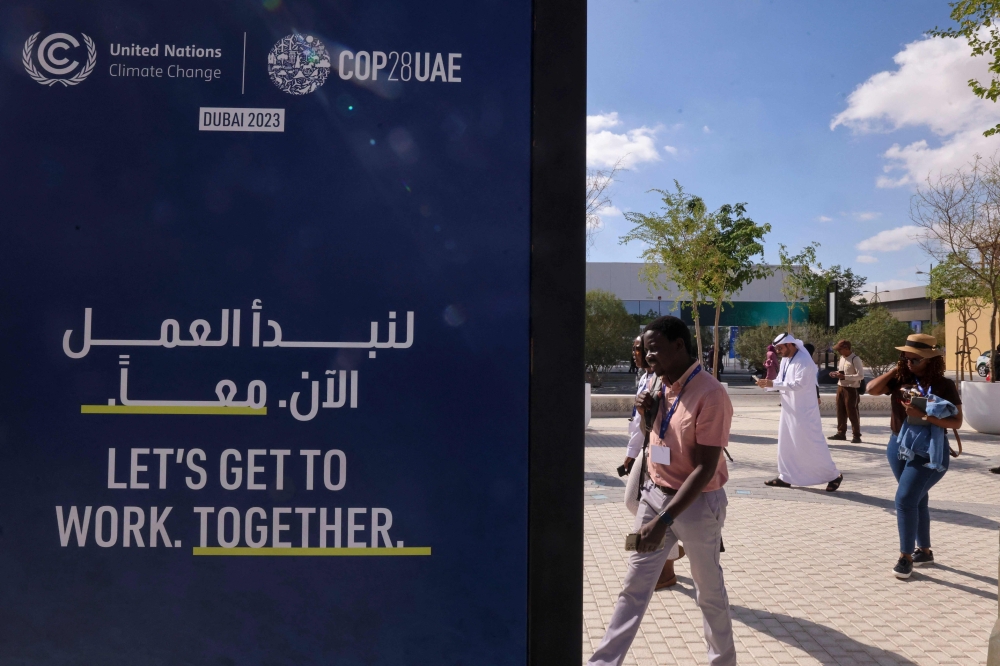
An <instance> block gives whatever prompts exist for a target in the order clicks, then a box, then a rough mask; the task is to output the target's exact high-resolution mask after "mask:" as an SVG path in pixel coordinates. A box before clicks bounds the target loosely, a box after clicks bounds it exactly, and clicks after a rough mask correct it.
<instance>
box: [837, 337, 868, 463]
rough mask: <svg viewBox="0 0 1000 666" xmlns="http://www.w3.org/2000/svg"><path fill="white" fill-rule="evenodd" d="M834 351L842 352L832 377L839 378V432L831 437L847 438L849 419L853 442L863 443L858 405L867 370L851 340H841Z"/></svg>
mask: <svg viewBox="0 0 1000 666" xmlns="http://www.w3.org/2000/svg"><path fill="white" fill-rule="evenodd" d="M833 351H835V352H837V353H838V354H840V361H839V362H838V363H837V370H836V371H834V372H831V373H830V377H832V378H834V379H836V380H837V434H835V435H830V439H837V440H846V439H847V421H848V420H850V422H851V443H852V444H860V443H861V414H860V412H859V410H858V407H859V406H860V404H861V392H860V388H861V380H862V379H864V376H865V370H864V365H863V364H862V363H861V359H860V358H858V355H857V354H855V353H854V351H853V350H852V349H851V341H850V340H840V341H839V342H837V344H835V345H834V346H833Z"/></svg>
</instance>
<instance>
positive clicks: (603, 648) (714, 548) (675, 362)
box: [587, 317, 736, 666]
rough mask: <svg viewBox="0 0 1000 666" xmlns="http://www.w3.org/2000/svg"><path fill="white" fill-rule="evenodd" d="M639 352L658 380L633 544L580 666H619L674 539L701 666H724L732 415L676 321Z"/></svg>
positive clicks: (655, 328) (663, 321) (730, 657)
mask: <svg viewBox="0 0 1000 666" xmlns="http://www.w3.org/2000/svg"><path fill="white" fill-rule="evenodd" d="M643 343H644V345H645V347H646V361H647V362H648V363H649V366H650V368H651V369H652V371H653V372H655V373H656V374H657V375H658V376H659V377H660V378H661V379H662V380H663V391H664V395H663V398H662V399H661V400H660V407H659V413H658V414H657V416H656V420H655V421H654V422H653V428H652V432H651V433H650V439H649V451H650V454H649V464H648V467H647V470H648V477H647V479H646V480H645V482H644V483H643V489H642V501H641V503H640V504H639V511H638V512H637V513H636V517H635V531H637V532H638V533H639V535H640V540H639V545H638V548H637V550H636V552H634V553H632V554H631V556H630V557H629V561H628V573H627V574H626V575H625V589H624V590H622V592H621V594H619V595H618V602H617V603H616V604H615V610H614V613H613V614H612V616H611V622H610V624H609V625H608V629H607V632H606V633H605V634H604V639H603V640H602V641H601V644H600V646H599V647H598V648H597V652H595V653H594V656H593V657H591V658H590V661H588V662H587V664H588V666H619V665H620V664H621V663H622V661H623V660H624V659H625V655H626V653H627V652H628V649H629V646H631V645H632V640H633V639H634V638H635V634H636V632H637V631H638V630H639V622H640V621H642V616H643V614H644V613H645V612H646V607H647V606H648V605H649V600H650V598H651V597H652V596H653V587H654V586H655V585H656V579H657V578H658V577H659V575H660V571H661V569H662V568H663V562H664V561H665V560H666V558H667V555H668V554H669V552H670V549H671V548H672V547H673V545H674V544H675V543H676V542H677V541H678V539H679V540H681V541H683V542H684V549H685V550H686V551H687V555H688V558H689V560H690V563H691V576H692V578H694V586H695V592H696V595H695V598H696V599H697V602H698V606H699V607H700V608H701V612H702V616H703V619H704V628H705V642H706V643H708V663H709V664H711V665H712V666H731V665H732V664H735V663H736V646H735V645H734V644H733V623H732V619H731V617H730V615H729V595H728V594H727V593H726V585H725V581H724V580H723V577H722V565H721V563H720V561H719V546H720V544H721V539H722V526H723V524H724V523H725V521H726V505H727V503H728V502H727V500H726V491H725V490H724V489H723V486H724V485H725V483H726V480H727V479H728V478H729V471H728V469H727V468H726V461H725V459H724V458H723V457H722V449H723V448H725V446H726V445H727V444H728V443H729V427H730V424H731V423H732V420H733V405H732V403H731V402H730V401H729V396H728V395H727V394H726V389H725V388H724V387H723V386H722V384H720V383H719V382H718V381H717V380H715V379H714V378H713V377H712V375H711V374H709V373H708V372H705V371H703V370H702V368H701V365H700V364H699V363H698V361H697V359H695V358H693V356H692V353H691V332H690V331H689V330H688V327H687V325H686V324H685V323H684V322H683V321H681V320H680V319H678V318H676V317H660V318H659V319H655V320H653V321H652V322H651V323H650V324H649V325H648V326H646V329H645V332H644V333H643ZM636 402H637V404H636V407H638V408H641V409H649V408H653V407H654V401H653V400H652V399H651V398H650V397H649V396H648V395H647V394H643V396H641V397H638V398H637V399H636Z"/></svg>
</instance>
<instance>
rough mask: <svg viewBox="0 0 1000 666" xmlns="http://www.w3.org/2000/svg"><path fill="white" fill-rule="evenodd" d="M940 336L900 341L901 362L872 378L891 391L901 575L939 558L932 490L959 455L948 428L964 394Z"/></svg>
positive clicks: (957, 417) (897, 571)
mask: <svg viewBox="0 0 1000 666" xmlns="http://www.w3.org/2000/svg"><path fill="white" fill-rule="evenodd" d="M936 342H937V341H936V340H935V338H934V336H932V335H923V334H920V333H915V334H913V335H910V336H909V337H907V338H906V344H904V345H903V346H902V347H896V349H898V350H900V351H901V352H902V353H901V354H900V357H899V362H898V363H897V364H896V367H895V368H893V369H892V370H890V371H889V372H887V373H885V374H884V375H882V376H880V377H876V378H875V379H873V380H872V381H871V382H869V384H868V392H869V393H871V394H872V395H885V394H889V396H890V404H891V407H892V417H891V419H890V428H891V430H892V435H891V436H890V437H889V445H888V446H887V447H886V457H887V458H888V460H889V466H890V467H891V468H892V474H893V476H895V477H896V481H898V482H899V485H898V486H897V488H896V527H897V529H898V530H899V560H898V561H897V562H896V566H895V567H893V570H892V572H893V575H895V576H896V578H909V577H910V574H912V573H913V567H914V566H922V565H927V564H933V563H934V552H933V551H932V550H931V514H930V509H929V508H928V501H929V492H930V489H931V488H932V487H933V486H934V484H936V483H937V482H938V481H940V480H941V479H942V478H943V477H944V475H945V473H946V472H947V471H948V466H949V460H950V456H951V455H957V454H955V453H952V452H951V451H950V449H949V447H948V440H947V436H946V433H947V430H948V429H949V428H954V429H956V430H957V429H958V428H960V427H962V397H961V395H960V394H959V392H958V389H957V388H956V387H955V382H953V381H952V380H950V379H948V378H947V377H945V376H944V371H945V362H944V351H942V350H940V349H937V348H936V347H935V344H936ZM916 397H920V398H924V399H926V403H924V401H923V400H920V401H917V400H916V399H915V398H916Z"/></svg>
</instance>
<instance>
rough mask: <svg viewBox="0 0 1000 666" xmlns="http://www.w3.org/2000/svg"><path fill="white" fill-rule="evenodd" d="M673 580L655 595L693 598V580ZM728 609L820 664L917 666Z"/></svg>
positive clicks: (815, 628)
mask: <svg viewBox="0 0 1000 666" xmlns="http://www.w3.org/2000/svg"><path fill="white" fill-rule="evenodd" d="M677 580H678V581H679V583H683V584H678V585H675V586H674V587H671V588H668V589H667V590H664V591H661V592H657V594H677V593H680V594H684V595H687V596H688V597H691V598H692V599H694V581H692V580H691V579H690V578H688V577H686V576H678V577H677ZM936 582H940V581H936ZM977 592H978V590H977ZM730 608H731V609H732V614H733V620H735V621H737V622H740V623H742V624H744V625H746V626H748V627H750V628H751V629H753V630H754V631H758V632H760V633H762V634H767V635H769V636H772V637H773V638H775V639H777V640H779V641H781V642H782V643H784V644H786V645H789V646H791V647H793V648H796V649H799V650H802V651H803V652H805V653H807V654H808V655H809V656H810V657H812V658H813V659H815V660H816V661H818V662H819V663H821V664H829V665H830V666H841V665H842V664H845V663H852V661H853V662H862V661H864V662H871V661H874V662H875V663H877V664H896V665H898V666H918V664H917V662H915V661H912V660H910V659H908V658H906V657H904V656H903V655H901V654H896V653H895V652H892V651H890V650H886V649H883V648H880V647H875V646H874V645H868V644H867V643H862V642H860V641H858V640H855V639H853V638H851V637H850V636H848V635H847V634H845V633H843V632H841V631H837V630H836V629H833V628H831V627H827V626H826V625H822V624H818V623H816V622H813V621H811V620H806V619H805V618H801V617H792V616H791V615H785V614H783V613H772V612H770V611H766V610H760V609H754V608H747V607H745V606H736V605H733V606H730ZM862 654H863V655H865V656H866V657H867V659H864V658H862V659H857V658H855V659H853V660H852V659H851V656H852V655H862Z"/></svg>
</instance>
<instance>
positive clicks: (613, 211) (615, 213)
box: [597, 204, 622, 217]
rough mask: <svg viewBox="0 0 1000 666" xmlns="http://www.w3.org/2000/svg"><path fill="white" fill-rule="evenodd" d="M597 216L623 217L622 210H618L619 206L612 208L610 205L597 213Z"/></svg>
mask: <svg viewBox="0 0 1000 666" xmlns="http://www.w3.org/2000/svg"><path fill="white" fill-rule="evenodd" d="M597 214H598V215H600V216H601V217H621V214H622V212H621V210H619V209H618V207H617V206H612V205H610V204H608V205H607V206H605V207H604V208H602V209H601V210H599V211H597Z"/></svg>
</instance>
